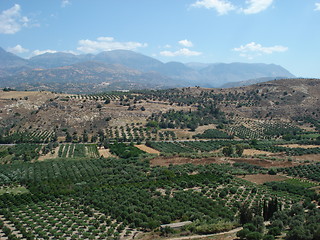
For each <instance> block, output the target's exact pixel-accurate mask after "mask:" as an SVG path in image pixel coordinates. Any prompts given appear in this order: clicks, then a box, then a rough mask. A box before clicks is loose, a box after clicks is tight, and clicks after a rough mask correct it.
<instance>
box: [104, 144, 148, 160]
mask: <svg viewBox="0 0 320 240" xmlns="http://www.w3.org/2000/svg"><path fill="white" fill-rule="evenodd" d="M109 148H110V151H111V152H112V153H113V154H116V155H117V156H119V157H121V158H132V157H138V156H139V155H140V154H142V153H143V151H142V150H140V149H138V148H136V147H134V146H133V145H132V144H130V145H128V144H125V143H114V144H109Z"/></svg>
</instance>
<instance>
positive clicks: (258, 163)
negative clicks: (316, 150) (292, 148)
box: [230, 158, 299, 168]
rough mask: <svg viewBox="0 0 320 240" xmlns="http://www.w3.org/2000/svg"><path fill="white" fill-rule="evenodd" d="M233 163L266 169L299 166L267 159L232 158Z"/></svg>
mask: <svg viewBox="0 0 320 240" xmlns="http://www.w3.org/2000/svg"><path fill="white" fill-rule="evenodd" d="M230 160H231V161H233V162H238V163H248V164H252V165H255V166H260V167H264V168H271V167H293V166H296V165H299V164H298V163H296V162H293V161H279V160H278V161H272V160H267V159H259V158H231V159H230Z"/></svg>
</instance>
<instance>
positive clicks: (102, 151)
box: [98, 148, 115, 158]
mask: <svg viewBox="0 0 320 240" xmlns="http://www.w3.org/2000/svg"><path fill="white" fill-rule="evenodd" d="M98 151H99V155H100V156H103V157H104V158H108V157H115V156H114V155H113V154H112V153H111V152H110V150H109V149H105V148H98Z"/></svg>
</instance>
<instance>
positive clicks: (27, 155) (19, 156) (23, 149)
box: [8, 143, 41, 162]
mask: <svg viewBox="0 0 320 240" xmlns="http://www.w3.org/2000/svg"><path fill="white" fill-rule="evenodd" d="M40 148H41V145H37V144H29V143H23V144H17V145H15V146H13V147H11V148H9V149H8V152H9V154H11V155H14V158H13V160H22V161H25V162H29V161H31V160H32V159H37V158H38V157H39V150H40Z"/></svg>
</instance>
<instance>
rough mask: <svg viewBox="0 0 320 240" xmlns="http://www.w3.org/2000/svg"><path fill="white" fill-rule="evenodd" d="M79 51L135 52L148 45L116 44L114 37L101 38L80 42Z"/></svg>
mask: <svg viewBox="0 0 320 240" xmlns="http://www.w3.org/2000/svg"><path fill="white" fill-rule="evenodd" d="M78 44H79V45H80V46H79V47H78V48H77V50H78V51H81V52H84V53H96V52H101V51H111V50H116V49H123V50H134V49H137V48H140V47H146V46H147V44H146V43H139V42H116V41H115V40H114V38H113V37H99V38H97V40H96V41H93V40H89V39H86V40H80V41H79V42H78Z"/></svg>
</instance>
